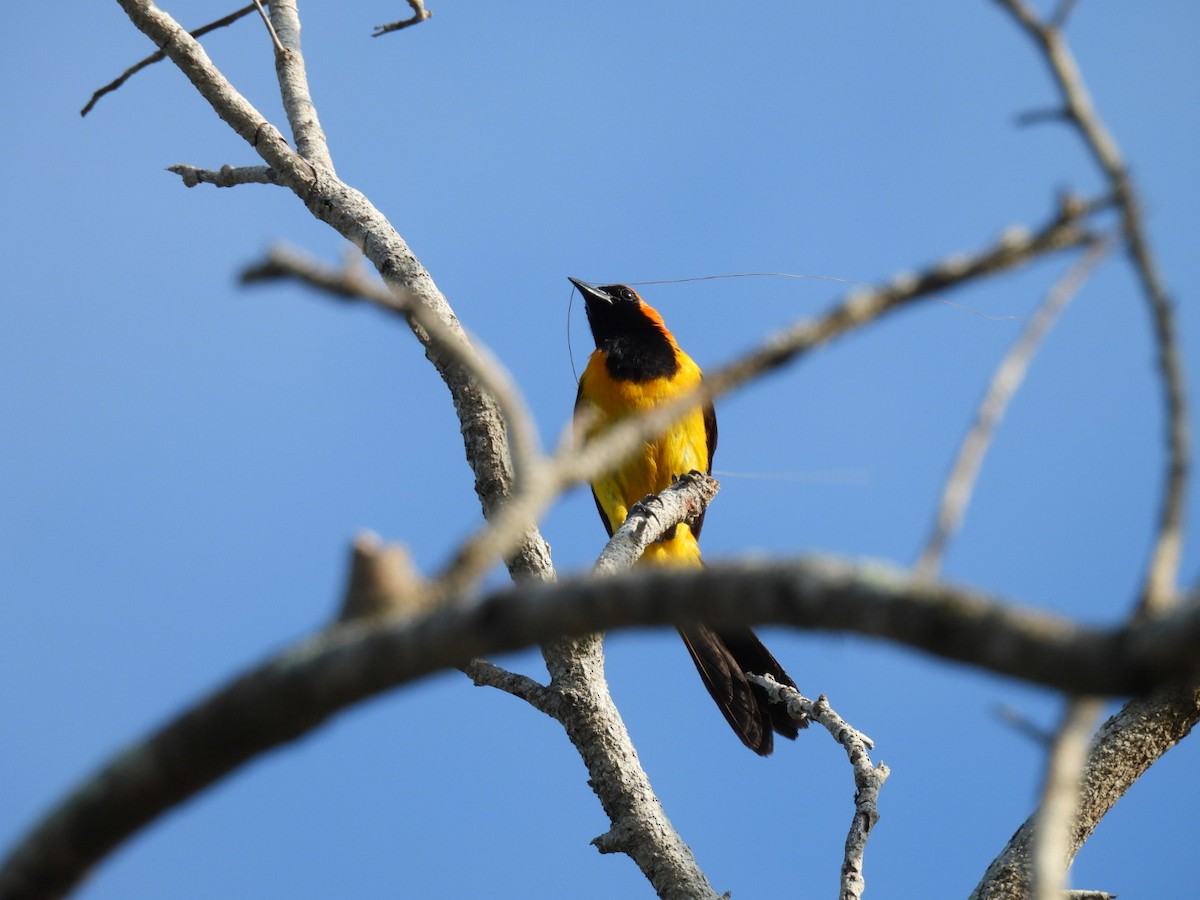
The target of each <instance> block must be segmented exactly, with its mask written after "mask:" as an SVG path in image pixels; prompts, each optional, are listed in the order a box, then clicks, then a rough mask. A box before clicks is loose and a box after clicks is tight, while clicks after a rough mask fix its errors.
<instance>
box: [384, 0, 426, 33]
mask: <svg viewBox="0 0 1200 900" xmlns="http://www.w3.org/2000/svg"><path fill="white" fill-rule="evenodd" d="M407 3H408V5H409V6H410V7H412V11H413V14H412V17H411V18H408V19H402V20H401V21H399V22H389V23H388V24H387V25H376V26H375V30H374V31H373V32H371V37H381V36H382V35H385V34H391V33H392V32H393V31H399V30H400V29H402V28H408V27H409V26H410V25H416V24H418V23H420V22H424V21H425V20H426V19H428V18H429V17H430V16H432V15H433V13H432V12H430V11H429V10H427V9H426V8H425V3H424V2H423V0H407Z"/></svg>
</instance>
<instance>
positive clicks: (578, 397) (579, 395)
mask: <svg viewBox="0 0 1200 900" xmlns="http://www.w3.org/2000/svg"><path fill="white" fill-rule="evenodd" d="M582 402H583V379H582V378H580V379H579V389H578V390H576V391H575V407H574V410H575V414H576V415H578V414H579V404H580V403H582ZM592 499H593V500H594V501H595V502H596V512H598V513H600V521H601V522H603V523H604V530H605V531H607V532H608V536H609V537H612V536H613V527H612V523H611V522H610V521H608V513H606V512H605V511H604V507H603V506H601V505H600V498H599V497H597V496H596V491H595V489H594V488H593V489H592Z"/></svg>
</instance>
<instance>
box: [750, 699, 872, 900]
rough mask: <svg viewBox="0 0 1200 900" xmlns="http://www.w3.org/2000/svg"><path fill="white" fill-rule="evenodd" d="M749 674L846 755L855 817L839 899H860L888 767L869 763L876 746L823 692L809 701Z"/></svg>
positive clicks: (843, 859) (777, 701)
mask: <svg viewBox="0 0 1200 900" xmlns="http://www.w3.org/2000/svg"><path fill="white" fill-rule="evenodd" d="M749 677H750V680H751V681H752V682H754V683H755V684H757V685H758V686H759V687H761V688H763V689H764V690H765V691H766V692H767V696H768V697H770V698H771V701H772V702H774V703H784V704H786V705H787V710H788V713H789V715H791V716H792V718H794V719H796V720H797V721H805V720H811V721H813V722H816V723H817V724H818V725H820V726H821V727H822V728H824V729H825V730H826V731H828V732H829V734H830V736H831V737H832V738H833V739H834V740H835V741H837V742H838V743H839V744H841V745H842V747H843V748H844V749H845V751H846V758H847V759H849V761H850V766H851V768H852V769H853V770H854V818H853V820H852V821H851V823H850V831H849V833H848V834H847V835H846V851H845V855H844V856H843V858H842V885H841V892H840V893H839V895H838V897H839V900H859V898H861V897H862V895H863V891H864V890H866V879H865V878H864V877H863V857H864V855H865V854H866V851H867V838H869V837H870V836H871V830H872V829H873V828H874V827H875V823H876V822H878V821H879V791H880V789H881V788H882V787H883V783H884V782H885V781H887V777H888V775H890V774H891V770H890V769H888V767H887V766H886V765H884V764H883V763H880V764H879V765H874V764H873V763H872V762H871V757H870V755H869V754H868V753H867V751H868V750H874V749H875V742H874V741H872V740H871V739H870V738H869V737H867V736H866V735H865V734H863V733H862V732H861V731H859V730H858V729H856V728H854V727H853V726H852V725H850V724H849V723H848V722H847V721H846V720H845V719H843V718H842V717H841V716H839V715H838V714H837V713H836V712H835V711H834V710H833V708H832V707H831V706H830V705H829V700H828V699H827V698H826V697H825V695H824V694H822V695H821V696H820V697H818V698H817V699H816V700H809V699H808V698H807V697H805V696H804V695H803V694H801V693H800V692H799V691H797V690H796V689H795V688H792V687H788V686H786V685H782V684H780V683H779V682H777V681H776V680H775V679H774V678H772V677H771V676H769V675H750V676H749Z"/></svg>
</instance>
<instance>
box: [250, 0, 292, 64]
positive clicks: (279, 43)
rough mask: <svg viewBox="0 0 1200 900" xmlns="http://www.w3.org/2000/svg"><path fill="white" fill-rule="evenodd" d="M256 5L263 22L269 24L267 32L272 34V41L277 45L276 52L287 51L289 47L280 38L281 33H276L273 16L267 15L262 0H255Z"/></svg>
mask: <svg viewBox="0 0 1200 900" xmlns="http://www.w3.org/2000/svg"><path fill="white" fill-rule="evenodd" d="M254 7H255V8H256V9H257V10H258V14H259V16H260V17H261V18H262V20H263V24H264V25H266V26H267V32H268V33H269V34H270V35H271V43H273V44H274V45H275V52H276V53H287V48H285V47H284V46H283V42H282V41H280V40H279V35H278V34H276V33H275V26H274V25H272V24H271V17H270V16H268V15H267V11H266V10H265V9H263V5H262V0H254Z"/></svg>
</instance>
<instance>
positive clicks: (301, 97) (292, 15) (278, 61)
mask: <svg viewBox="0 0 1200 900" xmlns="http://www.w3.org/2000/svg"><path fill="white" fill-rule="evenodd" d="M266 22H267V27H268V28H270V29H271V37H272V38H274V40H275V45H276V46H277V47H278V48H279V50H278V52H277V53H276V54H275V74H276V76H277V77H278V79H279V96H280V98H282V100H283V111H284V113H286V114H287V120H288V124H289V125H290V126H291V129H292V138H293V140H294V141H295V143H296V150H297V151H298V152H299V154H300V155H301V156H303V157H304V158H305V159H306V160H308V161H309V162H310V163H316V164H319V165H320V166H321V167H322V168H324V169H328V170H329V172H331V173H332V172H333V157H331V156H330V155H329V144H328V142H327V141H326V139H325V131H324V129H322V128H321V122H320V120H319V119H318V118H317V108H316V106H315V105H314V104H313V101H312V94H311V92H310V91H309V89H308V73H307V71H305V66H304V54H303V53H302V52H301V50H300V14H299V12H298V11H297V10H296V3H295V0H271V15H270V18H268V19H267V20H266Z"/></svg>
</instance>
